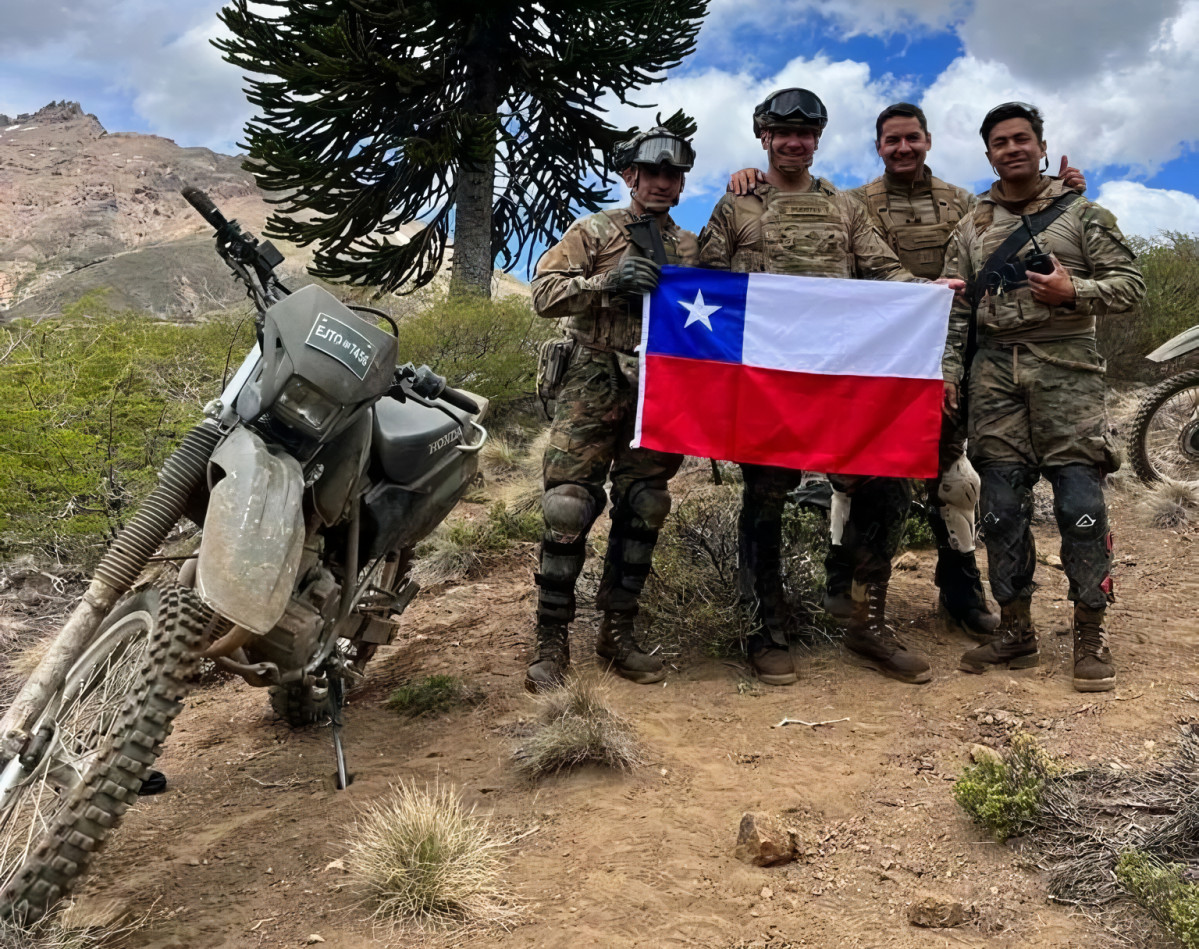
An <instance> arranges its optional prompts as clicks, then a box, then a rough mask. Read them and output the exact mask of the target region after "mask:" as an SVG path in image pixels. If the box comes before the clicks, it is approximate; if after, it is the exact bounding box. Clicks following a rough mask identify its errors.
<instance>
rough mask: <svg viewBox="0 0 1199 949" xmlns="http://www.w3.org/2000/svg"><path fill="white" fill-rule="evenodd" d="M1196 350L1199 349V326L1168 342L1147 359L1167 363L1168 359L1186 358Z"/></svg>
mask: <svg viewBox="0 0 1199 949" xmlns="http://www.w3.org/2000/svg"><path fill="white" fill-rule="evenodd" d="M1195 349H1199V326H1192V327H1191V328H1190V329H1189V330H1184V331H1183V332H1181V333H1179V334H1178V335H1177V336H1175V337H1174V338H1173V339H1170V340H1167V341H1166V342H1164V343H1162V344H1161V345H1160V346H1158V347H1157V349H1155V350H1154V351H1153V352H1151V353H1150V354H1149V355H1148V356H1146V357H1145V358H1146V359H1152V360H1153V361H1154V362H1165V361H1166V360H1168V359H1177V358H1178V357H1179V356H1185V355H1186V354H1187V353H1189V352H1191V351H1192V350H1195Z"/></svg>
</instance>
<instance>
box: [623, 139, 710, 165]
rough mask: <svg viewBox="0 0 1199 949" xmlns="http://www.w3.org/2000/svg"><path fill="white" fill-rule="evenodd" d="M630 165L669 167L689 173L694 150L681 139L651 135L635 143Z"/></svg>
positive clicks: (693, 160) (693, 158)
mask: <svg viewBox="0 0 1199 949" xmlns="http://www.w3.org/2000/svg"><path fill="white" fill-rule="evenodd" d="M630 164H639V165H662V164H666V165H671V166H672V167H674V168H680V169H682V170H683V171H690V170H691V166H692V165H693V164H695V150H694V149H693V148H692V147H691V146H690V145H688V144H687V143H686V142H684V141H683V140H682V139H681V138H675V137H674V136H672V135H652V136H650V137H649V138H647V139H645V140H644V141H641V142H638V143H637V150H636V151H635V152H634V153H633V158H632V160H631V161H630Z"/></svg>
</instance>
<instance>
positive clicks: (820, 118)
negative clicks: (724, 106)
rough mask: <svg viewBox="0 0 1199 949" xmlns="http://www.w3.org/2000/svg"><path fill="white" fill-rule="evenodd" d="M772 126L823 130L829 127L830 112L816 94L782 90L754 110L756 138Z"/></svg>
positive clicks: (803, 90)
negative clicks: (805, 127) (812, 127)
mask: <svg viewBox="0 0 1199 949" xmlns="http://www.w3.org/2000/svg"><path fill="white" fill-rule="evenodd" d="M772 125H813V126H815V127H816V128H818V129H821V130H823V129H824V127H825V126H826V125H828V110H827V109H825V107H824V103H823V102H821V101H820V97H819V96H818V95H816V93H814V92H809V91H808V90H807V89H780V90H779V91H778V92H772V93H771V94H770V95H768V96H767V97H766V100H765V101H764V102H761V103H759V104H758V106H757V108H755V109H754V135H755V136H758V135H761V134H762V130H763V129H766V128H770V127H771V126H772Z"/></svg>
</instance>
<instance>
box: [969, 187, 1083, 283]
mask: <svg viewBox="0 0 1199 949" xmlns="http://www.w3.org/2000/svg"><path fill="white" fill-rule="evenodd" d="M1079 197H1081V196H1080V195H1079V194H1078V192H1076V191H1067V192H1066V193H1065V194H1061V195H1058V196H1057V197H1056V198H1054V199H1053V203H1052V204H1050V205H1049V207H1047V208H1045V209H1044V210H1041V211H1038V212H1037V213H1036V214H1030V215H1029V216H1028V222H1029V223H1030V224H1031V225H1032V229H1031V230H1029V228H1027V227H1025V225H1024V223H1023V222H1021V224H1020V226H1019V227H1017V228H1016V229H1015V230H1014V231H1012V233H1010V234H1009V235H1008V236H1007V238H1006V239H1005V240H1004V241H1003V243H1002V244H1000V245H999V246H998V247H996V248H995V251H994V252H993V253H992V254H991V256H990V257H988V258H987V262H986V263H985V264H983V268H982V270H980V271H979V272H978V274H977V276H975V278H974V286H973V288H972V289H971V293H970V300H971V303H972V304H973V305H974V306H976V307H977V306H978V304H979V302H980V301H981V300H982V298H983V294H985V293H986V292H987V283H988V282H989V281H990V278H991V275H992V274H994V273H997V272H998V271H999V270H1000V269H1001V268H1002V267H1003V265H1004V264H1006V263H1007V262H1008V261H1009V260H1010V259H1011V257H1012V255H1013V254H1015V253H1016V252H1017V251H1018V250H1020V248H1021V247H1023V246H1024V245H1025V244H1027V243H1028V242H1029V241H1030V240H1032V239H1033V237H1035V236H1036V235H1037V234H1040V233H1041V232H1042V231H1043V230H1045V228H1047V227H1048V226H1049V225H1050V224H1052V223H1053V222H1054V221H1056V220H1057V219H1058V218H1059V217H1061V216H1062V214H1063V213H1065V211H1066V209H1067V208H1068V207H1070V205H1071V204H1073V203H1074V202H1075V201H1076V200H1077V199H1078V198H1079Z"/></svg>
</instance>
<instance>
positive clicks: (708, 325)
mask: <svg viewBox="0 0 1199 949" xmlns="http://www.w3.org/2000/svg"><path fill="white" fill-rule="evenodd" d="M748 286H749V274H743V273H729V272H728V271H724V270H699V269H696V268H694V267H663V268H662V277H661V279H660V280H659V282H658V286H657V288H656V289H655V290H654V292H653V293H651V294H650V295H649V307H648V321H649V334H648V341H647V344H646V351H647V352H649V353H659V354H661V355H664V356H682V357H684V358H687V359H712V360H716V361H719V362H731V363H739V362H741V346H742V338H743V336H744V334H745V292H746V289H747V287H748Z"/></svg>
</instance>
